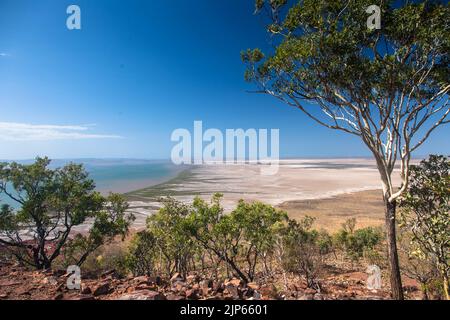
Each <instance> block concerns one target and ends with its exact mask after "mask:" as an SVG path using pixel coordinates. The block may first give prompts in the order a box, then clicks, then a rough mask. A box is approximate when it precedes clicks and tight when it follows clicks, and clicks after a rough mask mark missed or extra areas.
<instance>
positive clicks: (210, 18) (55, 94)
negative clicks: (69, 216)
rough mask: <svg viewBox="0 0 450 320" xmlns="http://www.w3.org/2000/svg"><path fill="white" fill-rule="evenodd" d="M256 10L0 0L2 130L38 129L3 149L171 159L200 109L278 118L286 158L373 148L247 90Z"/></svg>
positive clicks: (249, 2) (435, 146)
mask: <svg viewBox="0 0 450 320" xmlns="http://www.w3.org/2000/svg"><path fill="white" fill-rule="evenodd" d="M70 4H77V5H79V6H80V7H81V10H82V30H80V31H69V30H68V29H67V28H66V19H67V14H66V8H67V7H68V5H70ZM253 9H254V2H253V0H227V1H213V0H197V1H186V0H171V1H167V0H149V1H144V0H129V1H125V0H122V1H119V0H71V1H65V0H58V1H55V0H44V1H42V0H41V1H35V0H0V110H1V115H0V123H1V124H0V127H1V126H3V129H0V131H1V130H3V132H5V130H6V132H7V133H9V134H11V135H14V134H17V135H18V136H20V135H23V136H27V134H28V135H29V134H30V132H31V133H33V134H36V135H39V136H38V137H39V139H34V140H33V141H27V139H26V138H25V139H16V140H12V139H4V138H3V139H1V138H0V159H24V158H33V157H34V156H36V155H48V156H50V157H52V158H82V157H127V158H130V157H131V158H169V157H170V150H171V148H172V146H173V143H172V142H171V141H170V135H171V133H172V131H173V130H174V129H176V128H192V126H193V121H194V120H203V122H204V126H206V127H207V128H212V127H214V128H220V129H225V128H244V129H247V128H279V129H280V139H281V141H280V142H281V144H280V152H281V155H282V156H283V157H294V156H299V157H310V156H344V157H345V156H366V155H369V154H368V152H367V151H366V150H365V148H364V146H363V145H362V144H361V143H360V142H359V141H358V139H356V138H352V137H349V136H347V135H345V134H340V133H337V132H334V131H329V130H327V129H325V128H320V127H318V126H316V125H314V124H313V123H311V122H310V121H308V120H307V119H305V117H304V115H303V114H302V113H300V112H299V111H296V110H294V109H290V108H289V107H287V106H284V105H281V104H280V103H278V102H276V101H275V100H273V99H272V98H270V97H268V96H260V95H255V94H249V93H247V92H246V90H249V89H251V86H250V85H249V84H247V83H245V82H244V80H243V73H244V66H243V65H242V63H241V61H240V51H241V50H242V49H246V48H249V47H264V46H266V45H267V43H268V39H267V35H266V34H265V32H264V30H263V29H264V21H263V20H262V18H261V17H257V16H254V15H253V14H252V13H253ZM68 126H69V127H68ZM49 132H50V133H52V134H53V133H54V134H55V135H56V136H52V135H51V134H50V135H49ZM449 134H450V129H449V127H448V126H447V127H446V128H443V129H440V131H439V132H437V133H436V134H435V135H434V136H433V138H432V139H431V140H430V142H429V143H428V144H427V145H426V146H425V147H424V148H422V149H421V150H420V152H419V153H420V154H427V153H430V152H440V153H449V151H450V139H448V137H449V136H450V135H449ZM55 137H56V138H55ZM81 138H82V139H81Z"/></svg>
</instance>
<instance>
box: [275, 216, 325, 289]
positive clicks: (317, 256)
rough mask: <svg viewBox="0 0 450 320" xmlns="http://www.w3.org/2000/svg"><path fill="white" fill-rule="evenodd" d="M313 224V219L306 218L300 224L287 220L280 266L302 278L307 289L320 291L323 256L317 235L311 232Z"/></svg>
mask: <svg viewBox="0 0 450 320" xmlns="http://www.w3.org/2000/svg"><path fill="white" fill-rule="evenodd" d="M313 222H314V218H312V217H308V216H307V217H305V218H304V219H303V220H302V221H300V222H297V221H295V220H289V222H288V224H287V226H286V227H285V228H284V229H283V231H282V239H283V240H282V241H283V247H284V254H283V257H282V265H283V268H284V269H285V270H286V271H288V272H292V273H294V274H298V275H301V276H303V277H304V278H305V280H306V285H307V286H308V288H314V289H317V290H319V291H320V284H319V276H320V274H321V272H322V267H323V258H324V255H323V254H322V250H321V246H320V244H319V233H318V232H317V231H315V230H311V227H312V224H313Z"/></svg>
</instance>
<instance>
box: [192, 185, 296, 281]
mask: <svg viewBox="0 0 450 320" xmlns="http://www.w3.org/2000/svg"><path fill="white" fill-rule="evenodd" d="M221 197H222V196H221V195H220V194H216V195H215V196H214V197H213V199H212V201H211V205H208V204H207V203H206V202H205V201H203V200H201V199H200V198H197V199H195V200H194V204H193V209H194V210H193V212H192V214H191V215H190V217H189V223H190V232H191V235H192V236H193V237H194V238H195V239H196V240H197V241H198V242H199V243H200V244H201V245H202V247H203V248H204V249H206V250H207V251H209V252H210V253H212V254H214V255H216V256H217V257H218V258H219V259H220V260H221V261H223V262H225V263H226V264H227V265H228V267H229V268H230V269H231V270H232V272H233V273H234V274H235V276H237V277H239V278H241V279H242V280H243V281H245V282H248V281H252V280H253V279H254V276H255V272H256V265H257V263H258V261H260V260H261V259H262V258H263V257H265V256H266V255H267V254H268V253H269V252H270V251H271V250H272V248H273V246H274V243H275V237H276V233H277V231H278V228H279V227H280V225H281V224H282V222H283V221H285V220H286V219H287V216H286V213H285V212H282V211H279V210H276V209H275V208H273V207H272V206H269V205H265V204H263V203H260V202H253V203H246V202H244V201H240V202H239V204H238V206H237V207H236V209H235V210H233V211H232V212H231V213H230V214H223V208H222V207H221V205H220V199H221ZM239 257H243V258H244V259H243V260H245V262H244V263H242V262H240V261H239V259H238V258H239Z"/></svg>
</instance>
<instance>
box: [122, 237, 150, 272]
mask: <svg viewBox="0 0 450 320" xmlns="http://www.w3.org/2000/svg"><path fill="white" fill-rule="evenodd" d="M155 246H156V238H155V237H154V236H153V234H151V233H150V232H148V231H141V232H139V233H137V234H136V235H135V236H134V237H133V239H132V240H131V243H130V245H129V247H128V254H127V258H126V265H127V268H128V270H130V271H131V272H132V273H133V275H134V276H144V275H147V276H150V275H152V273H153V272H154V270H155V259H156V252H157V251H156V250H155Z"/></svg>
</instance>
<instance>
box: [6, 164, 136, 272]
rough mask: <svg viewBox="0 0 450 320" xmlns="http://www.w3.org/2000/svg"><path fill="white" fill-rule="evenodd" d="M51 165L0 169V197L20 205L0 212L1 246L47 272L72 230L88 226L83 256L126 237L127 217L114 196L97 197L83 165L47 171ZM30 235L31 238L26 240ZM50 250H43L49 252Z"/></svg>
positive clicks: (121, 202) (129, 218)
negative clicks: (87, 223)
mask: <svg viewBox="0 0 450 320" xmlns="http://www.w3.org/2000/svg"><path fill="white" fill-rule="evenodd" d="M49 165H50V160H49V159H47V158H37V159H36V161H35V162H34V163H33V164H31V165H23V164H18V163H15V162H12V163H2V164H0V192H1V193H3V194H4V195H5V196H7V197H9V198H10V199H11V200H13V201H15V202H16V203H17V205H18V206H19V209H18V210H13V209H12V208H10V207H8V206H3V207H2V209H1V210H0V244H2V245H4V246H6V247H7V248H8V249H9V250H10V251H11V252H12V254H13V255H15V256H16V258H17V259H19V260H20V261H21V262H23V263H25V264H27V265H30V266H33V267H35V268H38V269H42V268H50V267H51V264H52V262H53V261H54V260H55V259H56V258H57V257H58V256H59V255H60V253H61V250H63V248H64V247H65V246H66V244H67V242H68V239H69V235H70V234H71V232H72V231H73V228H74V227H76V226H79V225H81V224H83V223H85V222H86V221H88V220H90V221H93V226H92V228H91V230H90V231H89V242H88V245H86V247H87V249H88V251H92V250H94V249H96V248H98V247H99V246H100V245H102V244H103V243H105V241H108V240H109V239H112V238H113V237H115V236H116V235H122V236H123V235H124V234H126V232H127V230H128V226H129V222H130V221H131V220H132V218H133V217H132V215H127V214H126V213H125V210H126V208H127V204H126V202H125V200H124V199H122V198H121V196H119V195H111V196H109V197H108V198H105V197H103V196H101V195H100V194H99V193H98V192H96V191H95V190H94V189H95V185H94V182H93V181H92V180H91V179H89V178H88V174H87V172H86V171H85V170H84V169H83V166H82V165H77V164H68V165H66V166H64V167H63V168H57V169H51V168H49ZM25 234H29V235H31V236H32V239H25V238H24V235H25ZM49 246H50V247H51V249H48V247H49Z"/></svg>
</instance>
